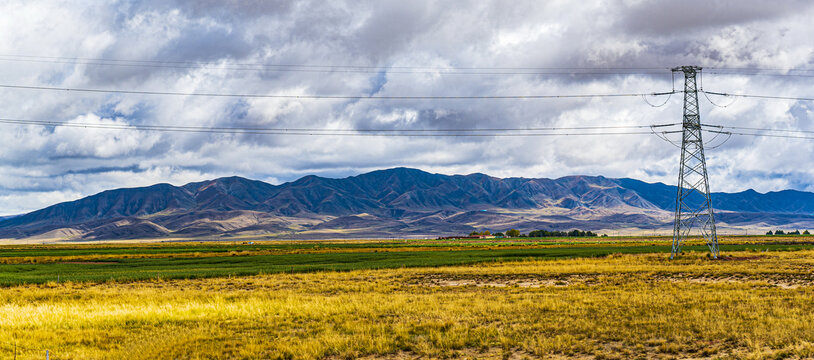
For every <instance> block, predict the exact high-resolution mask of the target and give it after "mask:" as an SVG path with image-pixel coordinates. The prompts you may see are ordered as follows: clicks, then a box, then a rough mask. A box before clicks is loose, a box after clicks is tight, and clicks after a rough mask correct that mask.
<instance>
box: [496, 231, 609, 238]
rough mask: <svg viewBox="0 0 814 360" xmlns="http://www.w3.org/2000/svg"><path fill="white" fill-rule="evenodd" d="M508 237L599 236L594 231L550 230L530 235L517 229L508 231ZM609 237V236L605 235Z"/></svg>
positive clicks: (530, 232) (531, 232)
mask: <svg viewBox="0 0 814 360" xmlns="http://www.w3.org/2000/svg"><path fill="white" fill-rule="evenodd" d="M505 236H506V237H594V236H599V234H597V233H594V232H592V231H582V230H571V231H548V230H534V231H529V233H528V234H521V233H520V231H519V230H517V229H509V230H507V231H506V235H505ZM603 236H607V235H603Z"/></svg>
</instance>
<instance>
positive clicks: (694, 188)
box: [670, 66, 718, 259]
mask: <svg viewBox="0 0 814 360" xmlns="http://www.w3.org/2000/svg"><path fill="white" fill-rule="evenodd" d="M673 71H680V72H683V73H684V119H683V121H682V128H683V131H682V136H681V163H680V165H679V171H678V194H677V196H676V213H675V225H674V228H673V247H672V251H671V253H670V258H671V259H672V258H674V257H675V256H676V255H677V254H679V253H680V252H681V244H682V243H683V242H684V240H685V239H686V238H687V236H688V235H689V234H690V230H692V228H693V226H696V225H697V226H699V227H700V229H701V235H702V236H703V237H704V240H706V242H707V246H709V250H710V251H711V252H712V257H713V258H716V259H717V258H718V235H717V234H716V232H715V215H714V214H713V212H712V203H711V201H710V197H709V178H708V177H707V163H706V159H705V157H704V142H703V140H702V139H701V117H700V115H699V112H698V87H697V86H696V75H698V73H700V72H701V67H698V66H681V67H677V68H674V69H673Z"/></svg>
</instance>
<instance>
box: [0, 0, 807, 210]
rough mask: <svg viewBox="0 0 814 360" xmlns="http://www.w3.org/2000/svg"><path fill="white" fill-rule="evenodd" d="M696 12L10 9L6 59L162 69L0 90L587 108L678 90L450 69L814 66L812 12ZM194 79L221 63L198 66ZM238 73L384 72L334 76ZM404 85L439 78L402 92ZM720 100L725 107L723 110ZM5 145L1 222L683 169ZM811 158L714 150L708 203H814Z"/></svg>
mask: <svg viewBox="0 0 814 360" xmlns="http://www.w3.org/2000/svg"><path fill="white" fill-rule="evenodd" d="M695 3H696V4H695V6H685V5H684V4H682V6H681V7H679V8H676V5H674V4H675V2H667V1H655V2H653V1H648V2H635V1H616V2H606V1H585V2H580V3H578V4H577V3H574V2H573V1H546V2H538V1H517V2H512V3H511V4H510V5H509V6H507V4H506V3H505V2H501V1H460V2H433V1H411V2H403V1H370V2H356V1H353V2H342V1H336V2H322V1H290V2H286V1H273V2H266V1H240V2H220V1H195V2H185V1H183V2H173V1H121V2H91V3H66V2H61V1H38V2H36V3H32V2H26V1H7V2H3V3H2V4H0V55H10V54H11V55H15V54H16V55H40V56H64V57H82V58H111V59H132V60H139V61H144V62H143V63H142V64H143V65H148V66H129V65H128V66H111V65H98V64H73V63H71V62H70V61H68V62H67V63H65V61H62V62H49V61H43V60H46V59H28V61H22V60H24V59H21V58H14V59H12V58H9V57H7V56H0V65H2V66H0V78H2V79H3V80H2V83H7V84H21V85H49V86H61V87H89V88H108V89H136V90H155V91H167V92H208V93H241V94H251V93H254V94H328V95H335V94H352V95H357V94H358V95H364V94H370V93H373V92H375V93H376V94H377V95H383V96H387V95H390V96H398V95H491V94H503V95H514V94H578V93H628V92H653V91H665V90H669V89H670V88H671V84H670V75H669V73H668V72H666V71H663V72H661V73H660V74H632V75H619V76H551V75H540V74H538V75H534V74H513V75H499V74H497V75H496V74H491V75H483V74H482V75H450V74H444V73H443V71H440V70H436V69H438V68H467V67H489V68H499V67H530V68H550V67H554V68H556V67H610V68H616V67H618V68H629V67H660V68H668V67H672V66H677V65H683V64H701V65H704V66H712V67H750V66H757V67H780V68H786V67H795V66H808V65H809V64H810V63H811V62H812V52H814V45H811V43H810V40H809V38H810V20H809V19H810V18H811V15H812V9H811V7H810V6H808V5H807V4H806V3H804V2H799V1H780V2H775V3H771V4H767V3H765V2H760V1H737V3H736V5H737V6H729V7H726V6H723V5H716V3H711V2H704V1H695ZM730 5H732V4H730ZM686 8H693V9H695V11H693V12H687V11H684V10H683V9H686ZM727 9H728V10H727ZM725 10H726V11H725ZM12 60H14V61H12ZM35 60H36V61H35ZM155 61H159V62H163V63H155ZM91 62H92V61H91ZM187 62H188V63H187ZM201 62H204V63H206V64H207V65H206V66H202V67H201V66H197V65H196V64H199V63H201ZM246 64H308V65H358V66H384V67H391V68H390V69H389V70H388V71H385V72H383V73H378V72H375V71H374V72H348V71H347V70H349V69H335V70H336V71H334V72H328V73H326V72H308V71H290V70H292V69H291V68H286V67H265V68H263V67H258V66H254V65H246ZM130 65H133V64H132V63H131V64H130ZM158 65H161V66H158ZM403 67H424V68H430V69H427V70H425V71H423V72H421V73H404V72H405V69H404V68H403ZM238 69H243V70H238ZM280 70H283V71H280ZM408 72H409V71H408ZM528 72H545V71H544V70H537V71H528ZM715 72H716V71H715V70H714V69H708V70H705V73H706V75H705V77H704V86H705V88H707V89H709V90H715V91H724V92H735V93H738V92H743V93H759V94H782V95H792V96H793V95H808V96H811V95H814V90H812V89H811V87H810V86H809V85H808V84H807V83H808V81H807V80H808V79H807V78H802V79H800V78H796V77H769V76H725V75H722V74H715ZM676 86H677V87H680V86H681V83H680V79H679V81H676ZM2 95H3V96H0V106H2V109H4V113H3V115H2V117H6V118H16V119H34V120H58V121H67V122H74V123H96V124H118V125H128V124H130V125H132V124H160V125H180V126H224V127H226V126H230V127H234V126H237V127H280V128H332V129H345V128H383V127H386V128H392V129H440V128H458V129H466V128H529V127H552V126H570V127H573V126H607V125H638V124H658V123H674V122H679V121H680V120H681V99H680V96H674V97H673V98H672V99H670V101H668V102H667V104H666V105H665V106H664V107H660V108H651V107H650V106H648V105H647V104H646V103H645V102H643V101H642V100H641V99H638V98H612V99H608V98H601V99H568V100H565V99H560V100H479V101H461V100H444V101H433V100H385V101H370V100H359V101H350V100H311V99H257V98H249V99H237V98H208V97H184V96H151V95H123V94H119V95H108V94H91V93H76V92H47V91H33V90H12V89H3V90H2ZM651 100H653V99H651ZM701 100H702V102H701V106H702V120H703V121H704V122H706V123H717V124H725V125H737V126H744V127H760V128H778V127H783V128H807V129H809V130H810V129H811V128H809V127H808V124H809V123H811V119H812V116H814V115H812V111H811V110H810V109H811V107H810V106H808V105H804V104H802V103H795V102H792V101H769V100H754V99H740V100H737V101H736V102H734V103H733V104H732V105H731V106H729V107H727V108H725V109H720V108H716V107H714V106H713V105H711V104H709V103H708V102H707V101H706V99H704V98H702V99H701ZM657 101H663V100H662V99H655V100H653V102H657ZM713 101H716V103H721V104H727V103H729V102H730V99H727V98H720V97H719V98H713ZM807 106H808V107H807ZM0 126H2V128H0V141H2V142H3V144H4V146H3V147H0V159H2V161H0V170H2V171H0V199H2V200H3V204H4V205H3V207H1V208H0V213H2V214H11V213H17V212H21V211H27V210H33V209H36V208H39V207H42V206H45V205H48V204H49V203H53V202H57V201H63V200H71V199H75V198H79V197H82V196H86V195H89V194H92V193H95V192H98V191H101V190H104V189H108V188H113V187H122V186H143V185H149V184H152V183H157V182H171V183H175V184H182V183H184V182H188V181H198V180H203V179H207V178H214V177H217V176H227V175H241V176H246V177H251V178H257V179H264V180H269V181H273V182H275V183H279V182H284V181H289V180H293V179H295V178H297V177H299V176H302V175H306V174H310V173H316V174H320V175H328V176H345V175H352V174H356V173H359V172H363V171H368V170H373V169H377V168H387V167H395V166H410V167H418V168H422V169H425V170H428V171H433V172H441V173H469V172H483V173H487V174H490V175H495V176H503V177H508V176H524V177H559V176H565V175H572V174H589V175H605V176H609V177H634V178H638V179H641V180H645V181H662V182H666V183H674V182H675V178H676V174H675V171H676V169H677V163H678V150H677V149H675V148H673V147H672V146H671V145H670V144H667V143H665V142H662V141H660V140H658V139H657V138H655V137H653V136H646V135H625V136H612V137H577V136H572V137H512V138H395V137H388V138H376V137H308V136H279V135H234V134H232V135H229V134H194V133H151V132H137V131H132V130H109V129H108V130H100V129H84V128H68V127H60V128H39V127H25V126H14V125H7V124H3V125H0ZM719 140H720V139H719ZM812 147H814V142H811V141H810V140H791V139H787V140H782V139H761V138H751V137H733V138H732V139H730V140H729V141H728V142H727V143H726V144H724V145H723V146H721V147H720V148H717V149H710V150H709V151H708V153H707V154H708V156H709V163H710V170H711V173H710V178H711V181H712V185H711V186H712V188H713V190H715V191H739V190H743V189H746V188H749V187H752V188H755V189H757V190H759V191H770V190H779V189H782V188H787V187H792V188H798V189H804V190H814V187H812V186H811V184H812V182H811V180H812V179H814V170H812V169H814V166H812V165H814V164H812V160H810V156H807V154H810V152H811V150H814V149H812Z"/></svg>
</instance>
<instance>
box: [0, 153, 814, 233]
mask: <svg viewBox="0 0 814 360" xmlns="http://www.w3.org/2000/svg"><path fill="white" fill-rule="evenodd" d="M676 190H677V189H676V187H675V186H670V185H665V184H662V183H655V184H653V183H646V182H642V181H639V180H634V179H627V178H623V179H610V178H605V177H602V176H567V177H562V178H558V179H545V178H505V179H501V178H496V177H491V176H488V175H484V174H470V175H442V174H431V173H428V172H424V171H421V170H417V169H409V168H394V169H387V170H378V171H373V172H369V173H365V174H361V175H358V176H352V177H347V178H343V179H332V178H324V177H319V176H313V175H311V176H305V177H303V178H300V179H298V180H296V181H293V182H288V183H284V184H281V185H272V184H268V183H265V182H262V181H256V180H249V179H245V178H241V177H224V178H218V179H215V180H210V181H201V182H194V183H189V184H186V185H183V186H174V185H170V184H156V185H152V186H147V187H140V188H123V189H115V190H108V191H104V192H101V193H98V194H95V195H92V196H88V197H85V198H82V199H79V200H76V201H69V202H64V203H60V204H56V205H53V206H49V207H46V208H44V209H41V210H37V211H33V212H30V213H27V214H24V215H20V216H15V217H11V218H6V219H3V220H0V238H5V239H41V240H47V239H52V240H107V239H135V238H201V237H206V238H213V239H230V238H231V239H233V238H236V237H240V236H255V237H264V238H359V237H366V238H370V237H435V236H448V235H458V234H464V233H468V232H470V231H472V230H483V229H489V230H492V231H493V232H496V231H505V230H507V229H509V228H517V229H519V230H521V231H523V232H525V231H530V230H535V229H545V230H570V229H575V228H578V229H581V230H592V231H595V232H597V231H598V232H608V233H610V232H613V233H636V232H640V233H641V232H644V233H654V232H661V233H667V232H668V230H669V229H671V227H672V216H673V212H674V209H675V196H676ZM711 197H712V201H713V206H714V208H715V209H716V210H717V212H716V220H717V221H718V226H719V229H720V231H721V232H727V231H729V232H737V233H743V232H744V231H748V230H747V229H754V230H764V229H766V228H777V227H783V228H789V229H791V228H795V229H803V228H814V193H810V192H802V191H795V190H783V191H778V192H769V193H765V194H762V193H758V192H756V191H754V190H747V191H743V192H739V193H713V194H712V195H711Z"/></svg>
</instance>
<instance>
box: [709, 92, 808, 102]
mask: <svg viewBox="0 0 814 360" xmlns="http://www.w3.org/2000/svg"><path fill="white" fill-rule="evenodd" d="M702 91H703V92H704V93H706V94H711V95H720V96H733V97H743V98H757V99H772V100H796V101H814V98H809V97H793V96H774V95H752V94H729V93H722V92H716V91H707V90H702Z"/></svg>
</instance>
